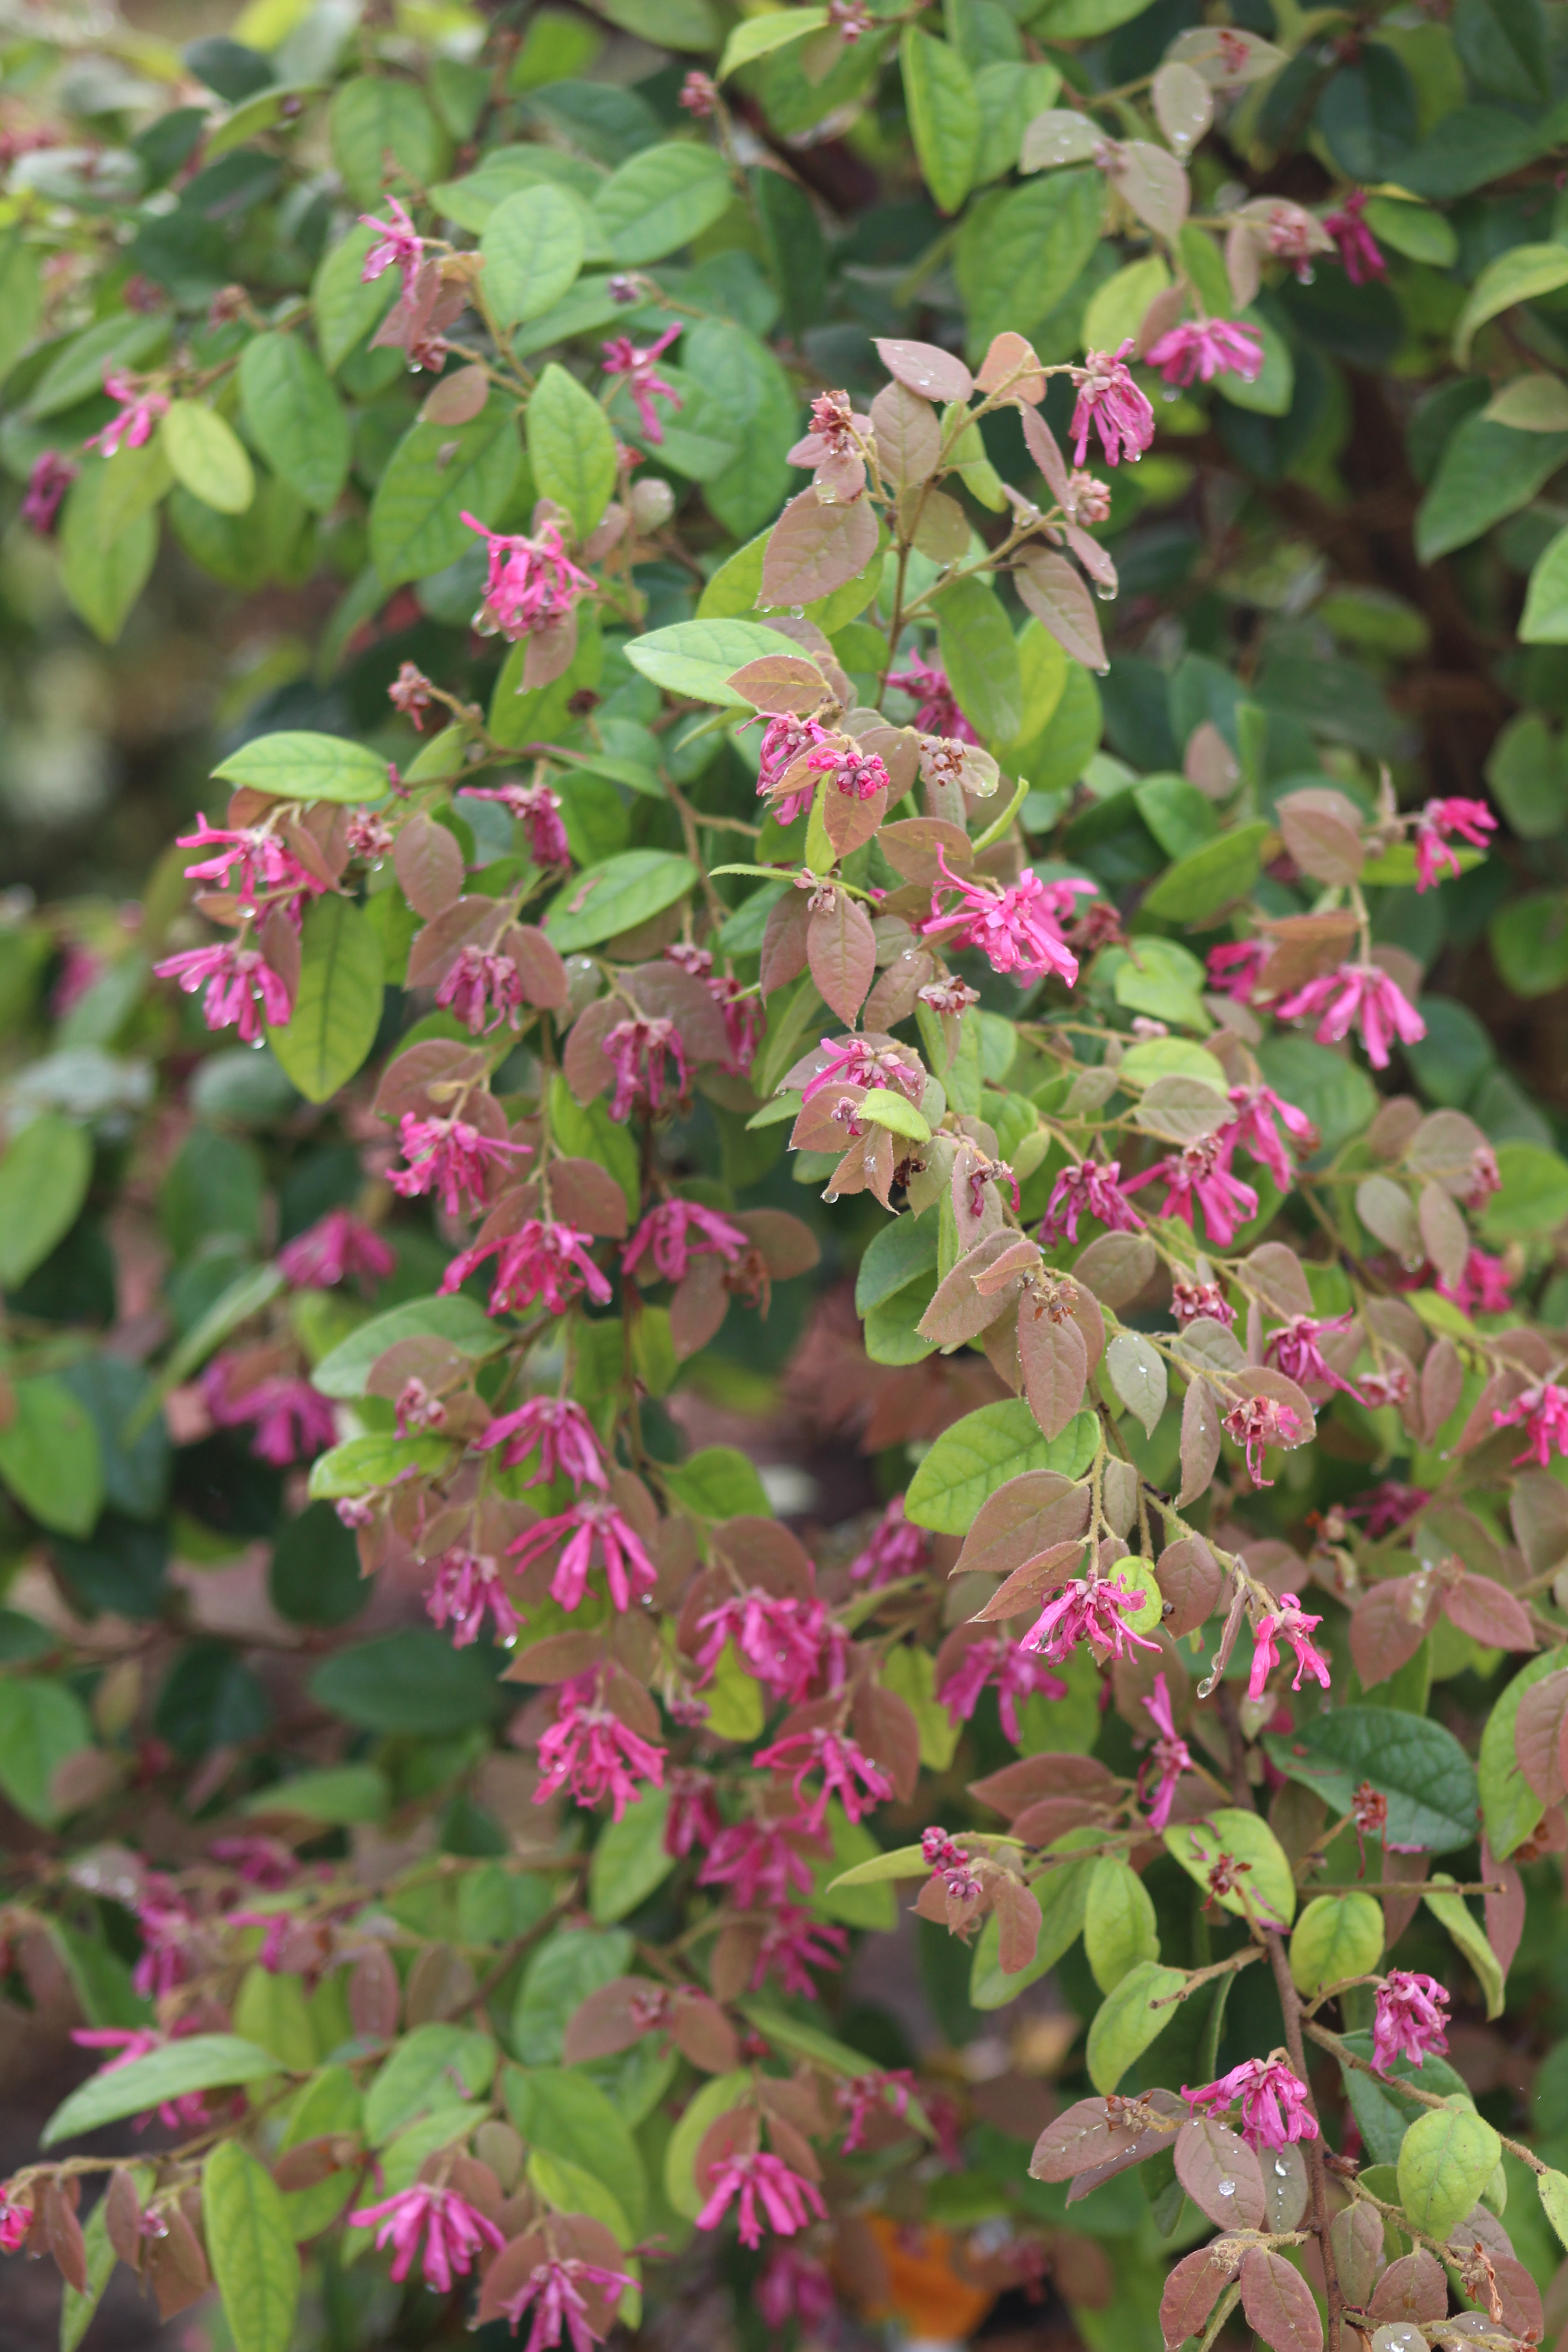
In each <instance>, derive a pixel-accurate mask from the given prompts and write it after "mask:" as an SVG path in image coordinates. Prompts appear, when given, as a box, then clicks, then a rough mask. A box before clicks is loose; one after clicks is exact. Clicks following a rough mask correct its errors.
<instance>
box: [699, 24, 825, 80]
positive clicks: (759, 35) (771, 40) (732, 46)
mask: <svg viewBox="0 0 1568 2352" xmlns="http://www.w3.org/2000/svg"><path fill="white" fill-rule="evenodd" d="M826 22H827V11H826V8H788V9H784V8H779V9H775V10H774V11H773V13H772V14H771V15H769V16H742V19H741V21H740V23H739V24H738V25H736V26H734V27H733V28H732V30H731V34H730V37H729V39H728V40H727V41H726V42H725V44H724V54H723V56H722V58H721V59H720V61H719V79H720V80H721V81H728V79H729V78H730V76H731V74H732V73H736V72H738V71H739V70H740V68H741V67H742V66H749V65H752V64H753V63H754V62H755V60H756V59H757V58H765V57H767V56H769V55H770V54H771V53H772V52H773V50H774V49H782V48H786V47H788V46H789V44H790V43H791V42H792V41H803V40H805V37H806V35H807V34H808V33H819V32H820V31H821V30H822V27H823V26H824V25H826Z"/></svg>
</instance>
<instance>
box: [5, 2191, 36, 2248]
mask: <svg viewBox="0 0 1568 2352" xmlns="http://www.w3.org/2000/svg"><path fill="white" fill-rule="evenodd" d="M32 2226H33V2208H32V2207H31V2206H30V2205H23V2204H21V2203H19V2202H18V2201H16V2200H14V2199H13V2197H12V2194H11V2184H10V2182H9V2181H7V2182H6V2183H5V2186H4V2187H3V2188H0V2254H14V2253H16V2252H17V2250H18V2248H19V2247H20V2246H21V2244H22V2242H23V2240H24V2239H25V2238H26V2234H27V2232H28V2231H29V2230H30V2229H31V2228H32Z"/></svg>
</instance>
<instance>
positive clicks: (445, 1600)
mask: <svg viewBox="0 0 1568 2352" xmlns="http://www.w3.org/2000/svg"><path fill="white" fill-rule="evenodd" d="M425 1609H426V1615H427V1616H428V1617H429V1618H430V1620H431V1622H432V1623H433V1624H437V1625H450V1626H451V1628H452V1647H453V1649H454V1650H466V1649H468V1647H469V1646H470V1645H471V1644H472V1643H475V1642H477V1641H478V1640H479V1635H480V1634H481V1633H483V1632H484V1630H485V1612H486V1611H487V1610H489V1613H490V1615H491V1617H492V1618H493V1619H494V1620H495V1629H496V1639H497V1641H498V1642H514V1641H515V1640H516V1639H517V1636H518V1633H519V1632H520V1631H521V1619H520V1618H519V1616H518V1613H517V1612H516V1610H515V1609H514V1608H513V1607H512V1605H511V1602H510V1601H509V1600H508V1599H507V1594H506V1587H505V1585H504V1584H503V1583H502V1582H501V1580H500V1570H499V1569H498V1568H497V1566H496V1563H495V1561H494V1560H493V1559H489V1558H488V1557H486V1556H485V1555H483V1554H481V1553H479V1552H476V1551H465V1550H463V1549H461V1548H458V1549H454V1550H452V1551H449V1552H445V1553H443V1555H442V1557H441V1559H439V1560H437V1563H436V1581H435V1583H434V1584H433V1585H432V1586H431V1587H430V1590H429V1591H428V1592H427V1593H426V1595H425Z"/></svg>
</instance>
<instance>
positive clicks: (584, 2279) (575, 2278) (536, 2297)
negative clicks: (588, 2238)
mask: <svg viewBox="0 0 1568 2352" xmlns="http://www.w3.org/2000/svg"><path fill="white" fill-rule="evenodd" d="M636 2284H637V2281H636V2280H635V2279H633V2278H629V2277H628V2276H627V2274H626V2272H625V2271H610V2270H601V2269H600V2267H599V2265H598V2263H584V2262H581V2261H579V2260H578V2258H577V2256H576V2255H574V2254H573V2255H569V2256H567V2257H566V2259H565V2260H564V2261H558V2260H557V2259H556V2258H555V2257H554V2256H553V2255H552V2256H551V2258H550V2259H549V2261H547V2262H542V2263H535V2264H534V2266H533V2268H532V2269H531V2271H530V2273H529V2274H528V2276H527V2278H526V2279H525V2280H524V2281H523V2283H522V2284H521V2286H520V2287H519V2288H518V2290H517V2293H516V2294H510V2295H507V2296H505V2297H503V2299H502V2300H501V2302H500V2304H499V2305H497V2309H498V2310H499V2312H500V2316H501V2317H502V2318H503V2319H504V2320H505V2321H506V2322H507V2324H508V2326H510V2329H511V2332H512V2334H513V2335H514V2336H515V2335H516V2334H517V2331H518V2329H519V2328H520V2327H521V2325H522V2316H523V2314H524V2312H526V2311H527V2309H528V2308H529V2305H533V2306H534V2310H533V2326H531V2329H530V2330H529V2336H528V2342H527V2343H526V2344H525V2345H524V2347H523V2352H549V2347H550V2346H552V2345H554V2344H559V2343H560V2341H561V2337H562V2333H563V2330H564V2332H565V2333H566V2334H567V2335H568V2336H570V2337H571V2339H572V2352H591V2347H593V2346H594V2345H595V2344H602V2343H603V2342H604V2340H605V2336H607V2335H608V2334H609V2332H610V2326H611V2324H612V2322H613V2320H614V2318H615V2314H616V2305H618V2304H619V2302H620V2300H621V2297H622V2296H623V2295H624V2294H626V2289H627V2288H628V2287H630V2286H635V2285H636ZM585 2286H586V2287H593V2288H595V2289H597V2291H598V2293H599V2294H600V2296H602V2298H603V2301H604V2306H605V2307H604V2310H603V2312H602V2314H601V2315H600V2317H599V2318H598V2319H597V2320H596V2319H595V2315H594V2313H593V2311H592V2309H591V2308H590V2306H589V2304H588V2301H587V2298H586V2296H585V2295H584V2293H583V2289H584V2287H585Z"/></svg>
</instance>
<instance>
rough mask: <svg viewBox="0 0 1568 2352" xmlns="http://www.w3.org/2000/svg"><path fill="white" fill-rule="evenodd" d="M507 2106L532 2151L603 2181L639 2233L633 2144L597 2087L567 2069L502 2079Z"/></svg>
mask: <svg viewBox="0 0 1568 2352" xmlns="http://www.w3.org/2000/svg"><path fill="white" fill-rule="evenodd" d="M506 2103H507V2107H508V2110H509V2112H510V2116H511V2119H512V2121H513V2123H514V2124H515V2125H516V2126H517V2127H518V2130H519V2131H520V2132H521V2134H522V2136H523V2137H524V2139H525V2140H527V2142H528V2143H529V2146H530V2147H536V2148H542V2149H543V2150H544V2152H545V2154H546V2155H548V2156H553V2157H558V2158H561V2159H562V2160H563V2162H565V2163H567V2164H574V2165H576V2166H577V2167H578V2168H580V2169H581V2170H582V2171H584V2172H586V2173H587V2174H588V2175H589V2177H590V2178H591V2179H597V2180H599V2181H602V2182H603V2184H604V2186H605V2188H606V2189H608V2190H609V2192H610V2194H611V2196H612V2197H613V2198H614V2199H615V2200H616V2204H617V2205H618V2206H619V2207H620V2209H621V2211H622V2212H623V2213H624V2214H625V2215H626V2220H627V2221H629V2222H630V2224H631V2227H632V2230H633V2232H634V2233H640V2231H641V2230H642V2227H643V2223H644V2221H645V2220H646V2218H647V2176H646V2175H645V2173H644V2171H643V2166H642V2158H641V2157H640V2156H639V2155H638V2153H637V2142H636V2141H635V2140H634V2139H633V2137H632V2136H631V2133H630V2132H629V2131H628V2130H627V2128H626V2124H625V2122H624V2121H623V2120H622V2118H621V2116H620V2115H619V2114H618V2113H617V2112H616V2108H615V2106H614V2105H613V2104H612V2103H611V2101H610V2099H609V2097H608V2095H606V2094H605V2092H604V2091H602V2090H601V2089H600V2087H599V2085H598V2084H597V2083H595V2082H594V2081H592V2080H591V2079H590V2077H589V2076H588V2075H586V2074H582V2073H580V2072H579V2071H578V2070H577V2069H575V2068H572V2067H544V2068H542V2069H540V2071H539V2072H537V2073H535V2074H521V2073H520V2072H519V2071H518V2070H517V2069H516V2068H514V2067H509V2068H508V2069H507V2074H506Z"/></svg>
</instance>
